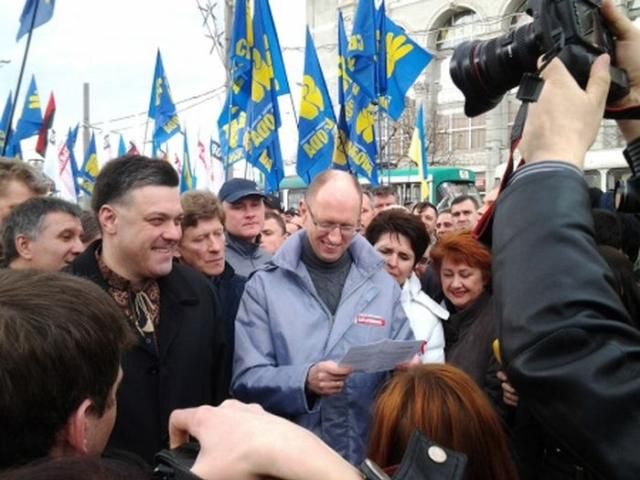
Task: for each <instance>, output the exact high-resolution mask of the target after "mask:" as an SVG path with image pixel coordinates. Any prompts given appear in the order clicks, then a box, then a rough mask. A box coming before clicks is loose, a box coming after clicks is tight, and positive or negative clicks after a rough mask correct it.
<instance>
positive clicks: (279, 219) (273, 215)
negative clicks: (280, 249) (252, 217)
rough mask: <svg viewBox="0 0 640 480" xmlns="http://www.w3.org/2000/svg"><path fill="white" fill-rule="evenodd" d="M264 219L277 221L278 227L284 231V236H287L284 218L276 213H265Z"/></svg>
mask: <svg viewBox="0 0 640 480" xmlns="http://www.w3.org/2000/svg"><path fill="white" fill-rule="evenodd" d="M264 219H265V220H275V222H276V223H277V224H278V227H280V230H281V231H282V234H283V235H285V234H286V233H287V226H286V225H285V223H284V220H283V219H282V217H281V216H280V215H278V214H277V213H275V212H265V213H264Z"/></svg>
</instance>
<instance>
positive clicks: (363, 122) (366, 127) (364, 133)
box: [356, 106, 375, 143]
mask: <svg viewBox="0 0 640 480" xmlns="http://www.w3.org/2000/svg"><path fill="white" fill-rule="evenodd" d="M374 124H375V117H374V115H373V109H372V108H371V107H370V106H369V107H367V108H365V109H363V110H361V111H360V113H358V118H357V119H356V133H357V134H358V135H360V136H361V137H362V138H363V140H364V141H365V142H367V143H371V142H373V128H374Z"/></svg>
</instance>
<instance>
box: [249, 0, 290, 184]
mask: <svg viewBox="0 0 640 480" xmlns="http://www.w3.org/2000/svg"><path fill="white" fill-rule="evenodd" d="M265 4H266V1H265V0H257V1H256V3H255V13H254V15H253V33H254V43H255V44H254V46H253V70H252V74H251V100H250V102H249V109H248V124H249V131H250V135H249V137H250V152H249V159H248V160H249V163H251V164H252V165H253V166H254V167H256V168H258V169H259V170H260V171H262V173H264V175H265V187H266V188H265V189H267V190H268V191H277V190H278V189H279V185H280V180H282V178H283V177H284V167H283V165H282V155H281V154H280V139H279V138H278V128H279V127H280V112H279V110H278V95H277V92H276V87H275V77H274V73H273V67H272V64H271V60H270V59H271V51H270V49H269V40H268V36H267V32H266V29H265V23H264V11H263V7H264V5H265ZM265 152H266V153H265Z"/></svg>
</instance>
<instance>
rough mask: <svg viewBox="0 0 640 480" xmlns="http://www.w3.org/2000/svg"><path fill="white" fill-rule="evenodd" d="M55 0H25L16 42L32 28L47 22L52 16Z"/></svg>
mask: <svg viewBox="0 0 640 480" xmlns="http://www.w3.org/2000/svg"><path fill="white" fill-rule="evenodd" d="M55 6H56V0H27V1H26V2H25V4H24V7H23V9H22V14H21V15H20V28H19V29H18V35H16V42H17V41H20V39H21V38H22V37H23V36H24V35H26V34H27V33H29V32H30V31H31V30H32V29H34V28H37V27H39V26H40V25H43V24H45V23H47V22H48V21H49V20H51V17H53V9H54V8H55Z"/></svg>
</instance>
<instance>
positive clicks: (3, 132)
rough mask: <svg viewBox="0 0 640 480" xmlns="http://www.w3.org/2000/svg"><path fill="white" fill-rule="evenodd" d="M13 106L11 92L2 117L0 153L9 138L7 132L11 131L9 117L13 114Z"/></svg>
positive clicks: (0, 118) (0, 120)
mask: <svg viewBox="0 0 640 480" xmlns="http://www.w3.org/2000/svg"><path fill="white" fill-rule="evenodd" d="M12 108H13V97H12V94H11V92H9V95H8V96H7V101H6V102H5V104H4V110H3V111H2V117H0V153H1V152H2V151H3V150H4V144H5V141H6V139H7V133H9V117H10V116H11V109H12Z"/></svg>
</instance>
